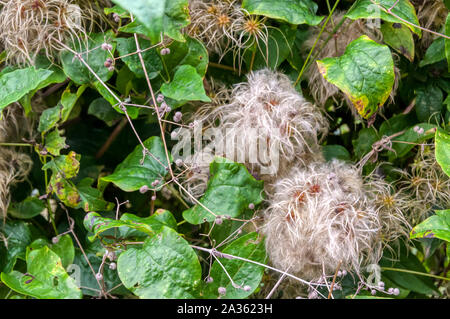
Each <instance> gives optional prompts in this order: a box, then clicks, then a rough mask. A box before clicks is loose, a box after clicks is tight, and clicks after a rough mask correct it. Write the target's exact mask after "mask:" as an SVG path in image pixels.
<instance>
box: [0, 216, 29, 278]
mask: <svg viewBox="0 0 450 319" xmlns="http://www.w3.org/2000/svg"><path fill="white" fill-rule="evenodd" d="M0 232H1V233H2V236H1V238H2V239H3V240H2V241H0V251H1V250H2V249H4V250H5V258H0V271H4V272H7V273H9V272H11V271H12V270H13V268H14V265H15V264H16V260H17V258H20V259H23V260H25V252H26V249H27V246H28V245H29V244H31V243H32V241H33V240H34V239H36V238H37V237H38V236H37V232H36V230H35V229H34V227H33V226H32V225H31V224H29V223H26V222H23V221H9V222H7V223H5V224H4V225H2V226H1V227H0ZM4 239H6V242H5V241H4Z"/></svg>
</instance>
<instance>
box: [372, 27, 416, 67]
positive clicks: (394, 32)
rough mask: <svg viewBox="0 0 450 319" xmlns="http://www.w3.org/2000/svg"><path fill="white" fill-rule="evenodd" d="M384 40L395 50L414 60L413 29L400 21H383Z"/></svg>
mask: <svg viewBox="0 0 450 319" xmlns="http://www.w3.org/2000/svg"><path fill="white" fill-rule="evenodd" d="M380 30H381V32H382V33H383V40H384V42H385V43H386V44H387V45H389V46H390V47H391V48H393V49H394V50H395V51H397V52H399V53H401V54H403V55H404V56H405V57H406V58H407V59H408V60H409V61H411V62H413V61H414V39H413V35H412V33H411V30H410V29H409V28H407V27H405V26H404V25H402V24H399V23H396V24H394V23H389V22H388V23H383V24H382V25H381V28H380Z"/></svg>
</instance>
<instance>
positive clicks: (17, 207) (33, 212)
mask: <svg viewBox="0 0 450 319" xmlns="http://www.w3.org/2000/svg"><path fill="white" fill-rule="evenodd" d="M45 209H46V207H45V204H44V202H43V201H42V200H40V199H38V198H36V197H27V198H26V199H25V200H23V201H22V202H20V203H12V204H11V205H10V206H9V208H8V215H11V216H12V217H14V218H20V219H30V218H33V217H35V216H37V215H39V214H40V213H42V212H43V211H44V210H45Z"/></svg>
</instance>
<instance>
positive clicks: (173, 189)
mask: <svg viewBox="0 0 450 319" xmlns="http://www.w3.org/2000/svg"><path fill="white" fill-rule="evenodd" d="M166 187H167V189H168V190H169V191H170V192H171V193H172V195H173V196H175V197H176V199H178V200H179V201H180V203H181V204H183V206H184V207H186V208H188V209H189V208H190V207H189V205H188V204H187V203H186V202H185V201H184V199H183V197H181V195H180V193H179V192H178V191H177V190H176V189H175V188H174V187H173V186H172V185H170V184H167V185H166Z"/></svg>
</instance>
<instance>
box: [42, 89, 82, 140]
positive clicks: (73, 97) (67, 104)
mask: <svg viewBox="0 0 450 319" xmlns="http://www.w3.org/2000/svg"><path fill="white" fill-rule="evenodd" d="M84 90H86V86H85V85H83V86H80V87H79V88H78V90H77V93H71V92H70V86H68V87H67V88H66V90H64V92H63V94H62V96H61V101H60V102H59V103H58V104H57V105H56V106H55V107H52V108H49V109H46V110H44V112H42V114H41V117H40V118H39V128H38V129H39V132H41V133H45V132H48V131H50V130H51V129H52V128H54V127H56V125H57V124H58V123H64V122H65V121H67V119H68V118H69V115H70V112H71V111H72V110H73V108H74V106H75V104H76V103H77V101H78V99H79V98H80V96H81V95H82V94H83V92H84Z"/></svg>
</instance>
